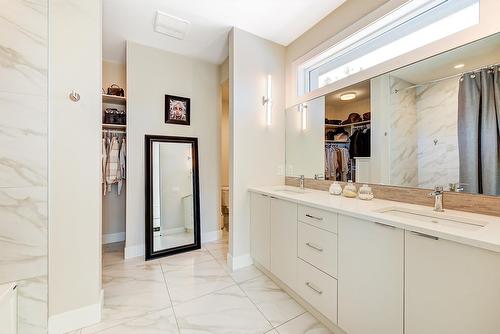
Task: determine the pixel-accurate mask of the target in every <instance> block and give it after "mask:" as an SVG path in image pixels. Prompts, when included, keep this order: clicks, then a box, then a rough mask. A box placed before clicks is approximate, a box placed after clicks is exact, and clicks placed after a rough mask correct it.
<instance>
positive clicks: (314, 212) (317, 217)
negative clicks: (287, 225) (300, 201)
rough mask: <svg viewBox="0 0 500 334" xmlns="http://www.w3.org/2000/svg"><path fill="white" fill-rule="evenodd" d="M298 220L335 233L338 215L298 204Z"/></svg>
mask: <svg viewBox="0 0 500 334" xmlns="http://www.w3.org/2000/svg"><path fill="white" fill-rule="evenodd" d="M298 213H299V215H298V217H299V220H300V221H301V222H304V223H308V224H311V225H314V226H316V227H319V228H322V229H324V230H327V231H330V232H333V233H337V220H338V215H337V214H336V213H333V212H329V211H325V210H321V209H316V208H311V207H309V206H304V205H299V212H298Z"/></svg>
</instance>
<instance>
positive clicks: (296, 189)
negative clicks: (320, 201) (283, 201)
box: [275, 187, 307, 194]
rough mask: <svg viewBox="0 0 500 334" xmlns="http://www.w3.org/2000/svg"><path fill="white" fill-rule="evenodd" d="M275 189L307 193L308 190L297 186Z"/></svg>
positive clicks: (290, 192)
mask: <svg viewBox="0 0 500 334" xmlns="http://www.w3.org/2000/svg"><path fill="white" fill-rule="evenodd" d="M275 191H280V192H284V193H288V194H305V193H307V190H305V189H300V188H297V187H282V188H277V189H275Z"/></svg>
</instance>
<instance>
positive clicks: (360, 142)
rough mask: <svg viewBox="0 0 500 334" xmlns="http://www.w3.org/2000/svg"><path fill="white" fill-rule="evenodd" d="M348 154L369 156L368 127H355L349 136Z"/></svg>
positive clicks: (369, 139) (369, 135) (369, 132)
mask: <svg viewBox="0 0 500 334" xmlns="http://www.w3.org/2000/svg"><path fill="white" fill-rule="evenodd" d="M349 141H350V146H349V154H350V156H351V157H352V158H354V157H369V156H370V153H371V152H370V151H371V148H370V146H371V131H370V129H369V128H363V129H357V130H356V131H354V133H353V134H352V136H351V137H350V138H349Z"/></svg>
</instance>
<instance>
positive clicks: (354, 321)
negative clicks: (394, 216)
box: [338, 215, 430, 334]
mask: <svg viewBox="0 0 500 334" xmlns="http://www.w3.org/2000/svg"><path fill="white" fill-rule="evenodd" d="M338 244H339V247H338V252H339V254H338V257H339V258H338V266H339V268H338V276H339V277H338V325H339V326H340V327H341V328H342V329H343V330H345V331H346V332H347V333H348V334H366V333H383V334H402V333H403V291H404V287H403V284H404V278H403V277H404V231H403V230H401V229H397V228H394V227H390V226H387V225H382V224H378V223H375V222H371V221H365V220H361V219H357V218H352V217H348V216H343V215H339V223H338ZM424 333H425V334H430V332H426V331H421V332H419V334H424Z"/></svg>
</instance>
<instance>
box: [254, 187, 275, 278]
mask: <svg viewBox="0 0 500 334" xmlns="http://www.w3.org/2000/svg"><path fill="white" fill-rule="evenodd" d="M250 201H251V203H250V205H251V209H250V230H251V232H250V239H251V246H250V247H251V249H250V253H251V255H252V258H253V259H254V261H256V262H257V263H259V264H260V265H261V266H263V267H264V268H266V269H267V270H269V269H270V260H271V252H270V249H269V246H270V241H271V224H270V221H269V219H270V218H271V217H270V206H271V199H270V198H269V196H266V195H261V194H256V193H252V194H251V197H250Z"/></svg>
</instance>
